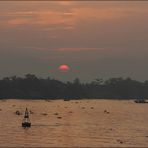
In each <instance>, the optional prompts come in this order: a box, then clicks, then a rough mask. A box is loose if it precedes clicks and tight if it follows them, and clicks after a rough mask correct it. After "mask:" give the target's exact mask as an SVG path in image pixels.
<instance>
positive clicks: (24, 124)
mask: <svg viewBox="0 0 148 148" xmlns="http://www.w3.org/2000/svg"><path fill="white" fill-rule="evenodd" d="M22 127H24V128H28V127H31V122H30V119H29V112H28V109H27V108H26V111H25V115H24V119H23V122H22Z"/></svg>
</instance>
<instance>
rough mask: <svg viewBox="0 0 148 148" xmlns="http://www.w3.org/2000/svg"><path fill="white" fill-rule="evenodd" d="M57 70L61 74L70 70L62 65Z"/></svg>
mask: <svg viewBox="0 0 148 148" xmlns="http://www.w3.org/2000/svg"><path fill="white" fill-rule="evenodd" d="M58 69H59V70H60V71H61V72H67V71H69V70H70V67H69V66H68V65H66V64H62V65H60V66H59V68H58Z"/></svg>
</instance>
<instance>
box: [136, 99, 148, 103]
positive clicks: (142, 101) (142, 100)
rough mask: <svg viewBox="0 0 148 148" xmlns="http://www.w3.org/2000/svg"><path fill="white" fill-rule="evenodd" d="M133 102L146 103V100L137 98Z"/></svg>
mask: <svg viewBox="0 0 148 148" xmlns="http://www.w3.org/2000/svg"><path fill="white" fill-rule="evenodd" d="M135 103H148V102H147V101H146V100H144V99H137V100H135Z"/></svg>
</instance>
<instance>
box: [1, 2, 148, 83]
mask: <svg viewBox="0 0 148 148" xmlns="http://www.w3.org/2000/svg"><path fill="white" fill-rule="evenodd" d="M147 63H148V2H144V1H143V2H140V1H137V2H136V1H135V2H128V1H120V2H115V1H110V2H109V1H108V2H103V1H98V2H97V1H93V2H91V1H83V2H80V1H48V2H47V1H46V2H45V1H44V2H41V1H33V2H27V1H26V2H25V1H22V2H18V1H12V2H10V1H9V2H8V1H7V2H4V1H1V2H0V78H3V77H7V76H13V75H16V76H24V75H25V74H27V73H32V74H35V75H37V76H38V77H51V78H55V79H58V80H62V81H72V80H74V79H75V78H79V79H80V80H81V81H84V82H89V81H92V80H94V79H96V78H103V79H108V78H111V77H131V78H133V79H136V80H140V81H144V80H148V66H147ZM63 64H65V65H68V66H69V68H70V69H69V70H68V71H66V72H62V71H60V70H59V69H58V67H59V66H60V65H63Z"/></svg>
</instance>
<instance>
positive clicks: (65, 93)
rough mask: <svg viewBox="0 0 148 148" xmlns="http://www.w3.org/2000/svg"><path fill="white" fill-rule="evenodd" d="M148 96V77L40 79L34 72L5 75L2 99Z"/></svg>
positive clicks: (130, 97)
mask: <svg viewBox="0 0 148 148" xmlns="http://www.w3.org/2000/svg"><path fill="white" fill-rule="evenodd" d="M140 97H143V98H148V80H147V81H144V82H139V81H137V80H133V79H131V78H122V77H120V78H110V79H108V80H103V79H100V78H98V79H95V80H94V81H92V82H89V83H82V82H80V80H79V79H78V78H76V79H75V80H73V81H72V82H70V81H67V82H62V81H59V80H56V79H52V78H50V77H48V78H38V77H36V76H35V75H34V74H27V75H25V77H17V76H13V77H5V78H3V79H1V80H0V99H9V98H15V99H83V98H87V99H92V98H95V99H101V98H106V99H135V98H136V99H137V98H140Z"/></svg>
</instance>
